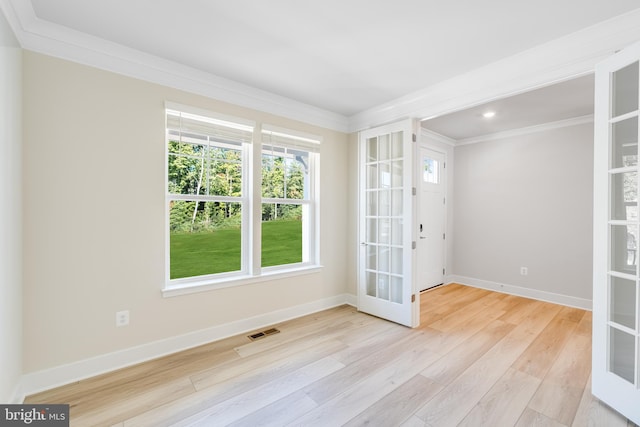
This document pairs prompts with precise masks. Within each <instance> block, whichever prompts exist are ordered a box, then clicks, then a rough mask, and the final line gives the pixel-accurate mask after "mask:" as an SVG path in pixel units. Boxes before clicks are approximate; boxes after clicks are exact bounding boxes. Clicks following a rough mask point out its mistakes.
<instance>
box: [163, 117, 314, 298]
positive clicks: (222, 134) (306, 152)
mask: <svg viewBox="0 0 640 427" xmlns="http://www.w3.org/2000/svg"><path fill="white" fill-rule="evenodd" d="M171 107H172V108H167V110H166V146H167V157H166V162H167V163H166V172H167V175H166V176H167V186H166V189H167V193H166V200H167V202H166V203H167V229H168V230H167V236H168V237H167V269H166V270H167V286H166V289H172V288H176V287H179V288H185V287H191V286H195V285H214V286H215V285H216V284H220V283H224V284H225V285H229V284H230V283H231V284H232V283H233V281H236V280H247V279H252V278H253V279H255V278H259V277H260V276H262V275H265V274H274V273H278V272H284V271H289V270H295V269H301V268H305V267H310V266H314V265H317V249H316V248H317V238H316V237H317V221H316V211H317V207H318V204H317V191H316V183H315V181H316V179H315V171H316V168H317V163H318V161H319V159H318V155H319V154H318V151H319V139H318V138H315V139H314V138H312V137H309V136H307V135H301V134H297V133H295V132H291V131H286V130H283V129H277V128H275V127H270V126H268V125H262V126H261V128H262V131H261V136H262V138H255V137H254V133H256V129H258V128H260V126H259V125H256V124H255V123H253V122H250V121H246V120H242V119H235V118H228V117H222V116H218V115H215V114H212V113H209V112H201V111H197V114H194V113H193V112H192V111H194V110H193V109H188V108H186V107H181V106H173V105H172V106H171ZM254 150H258V151H257V153H261V157H262V161H261V162H252V161H251V160H252V159H253V153H254ZM256 178H259V179H256ZM258 204H259V206H256V205H258ZM254 206H255V207H254ZM258 212H259V214H258Z"/></svg>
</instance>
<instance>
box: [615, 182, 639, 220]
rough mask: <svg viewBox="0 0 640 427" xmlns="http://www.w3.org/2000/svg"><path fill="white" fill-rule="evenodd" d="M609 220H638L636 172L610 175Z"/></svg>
mask: <svg viewBox="0 0 640 427" xmlns="http://www.w3.org/2000/svg"><path fill="white" fill-rule="evenodd" d="M611 219H615V220H629V221H637V220H638V172H636V171H633V172H625V173H616V174H612V175H611Z"/></svg>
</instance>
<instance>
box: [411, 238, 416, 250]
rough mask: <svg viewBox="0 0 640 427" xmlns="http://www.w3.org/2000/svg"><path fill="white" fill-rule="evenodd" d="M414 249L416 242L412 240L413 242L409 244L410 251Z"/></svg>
mask: <svg viewBox="0 0 640 427" xmlns="http://www.w3.org/2000/svg"><path fill="white" fill-rule="evenodd" d="M415 248H416V241H415V240H414V241H413V242H411V249H415Z"/></svg>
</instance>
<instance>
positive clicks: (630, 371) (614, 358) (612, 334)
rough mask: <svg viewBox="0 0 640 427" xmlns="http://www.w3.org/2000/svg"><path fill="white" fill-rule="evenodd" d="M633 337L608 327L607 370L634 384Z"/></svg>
mask: <svg viewBox="0 0 640 427" xmlns="http://www.w3.org/2000/svg"><path fill="white" fill-rule="evenodd" d="M635 341H636V340H635V337H634V336H633V335H631V334H629V333H627V332H624V331H621V330H619V329H616V328H614V327H612V326H610V327H609V342H610V353H609V370H610V371H611V372H613V373H614V374H616V375H618V376H619V377H621V378H623V379H625V380H627V381H629V382H630V383H631V384H635V377H636V370H635V369H636V363H635V360H634V359H635V353H636V352H635V347H636V343H635Z"/></svg>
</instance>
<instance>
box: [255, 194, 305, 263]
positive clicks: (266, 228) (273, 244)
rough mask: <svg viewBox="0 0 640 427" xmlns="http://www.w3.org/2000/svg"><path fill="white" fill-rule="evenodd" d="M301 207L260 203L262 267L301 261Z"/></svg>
mask: <svg viewBox="0 0 640 427" xmlns="http://www.w3.org/2000/svg"><path fill="white" fill-rule="evenodd" d="M302 216H303V207H302V206H301V205H289V204H275V203H263V204H262V264H261V265H262V267H271V266H274V265H284V264H294V263H299V262H302V261H303V256H302V223H303V219H302Z"/></svg>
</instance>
